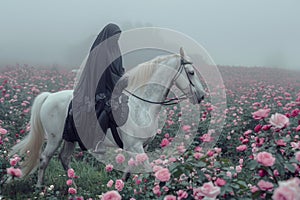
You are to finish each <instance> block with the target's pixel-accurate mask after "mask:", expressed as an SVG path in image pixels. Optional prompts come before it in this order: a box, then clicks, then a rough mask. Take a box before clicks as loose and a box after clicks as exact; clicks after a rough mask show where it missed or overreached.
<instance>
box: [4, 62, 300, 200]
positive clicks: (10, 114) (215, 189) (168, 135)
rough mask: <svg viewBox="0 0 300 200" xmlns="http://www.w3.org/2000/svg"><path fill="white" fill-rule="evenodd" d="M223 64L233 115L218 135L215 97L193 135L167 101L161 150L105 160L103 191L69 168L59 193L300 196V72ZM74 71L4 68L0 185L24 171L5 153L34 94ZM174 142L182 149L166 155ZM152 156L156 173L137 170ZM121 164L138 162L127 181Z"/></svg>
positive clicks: (61, 85)
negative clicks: (88, 185) (81, 182)
mask: <svg viewBox="0 0 300 200" xmlns="http://www.w3.org/2000/svg"><path fill="white" fill-rule="evenodd" d="M220 71H221V74H222V76H223V79H224V83H225V87H226V95H227V109H226V110H225V111H224V112H225V113H226V116H227V119H226V124H225V126H224V128H223V130H222V134H221V135H220V138H215V137H213V135H214V131H215V130H208V126H209V122H210V119H211V118H210V115H211V112H212V111H213V109H214V106H216V107H217V105H211V103H210V102H209V98H206V99H205V100H204V102H203V103H202V104H201V111H200V112H201V116H191V117H193V118H196V117H197V118H199V124H198V125H197V126H198V130H197V133H196V135H191V134H190V132H191V130H193V127H194V126H195V125H193V124H188V122H185V123H186V124H182V126H181V127H180V124H179V123H178V121H180V118H181V116H182V114H184V113H182V109H183V108H181V107H179V106H169V107H166V108H164V110H163V113H166V116H167V117H166V124H165V126H164V127H163V128H162V129H161V130H157V137H156V138H155V139H154V141H153V142H152V143H151V144H150V145H149V151H153V150H155V149H157V148H159V149H161V150H162V152H163V153H162V154H160V155H159V157H158V158H157V159H156V160H149V158H148V156H147V155H146V154H140V155H139V154H138V155H135V156H132V157H126V156H125V154H123V153H122V151H120V152H118V154H117V155H116V157H114V159H113V160H115V163H111V164H107V165H106V166H104V167H103V173H105V174H106V175H107V177H106V178H104V179H103V180H102V179H101V180H99V185H101V184H102V185H103V187H102V186H101V187H100V186H99V185H96V186H95V187H96V188H98V187H99V188H100V189H99V190H97V193H91V192H90V191H89V190H90V189H91V188H86V189H84V188H83V187H84V185H80V186H78V185H75V181H77V179H76V180H74V179H75V178H76V175H75V171H73V172H72V171H70V172H69V173H68V175H69V176H68V178H67V179H64V178H63V176H62V177H61V179H63V183H64V186H65V188H64V189H60V191H59V192H61V193H63V192H65V195H66V196H69V197H70V198H75V197H78V198H83V197H81V195H82V196H84V198H85V199H87V198H93V199H101V198H102V199H112V198H115V199H132V200H133V199H175V198H177V199H197V198H198V199H272V198H273V199H276V200H277V199H280V198H286V199H292V198H294V199H297V198H299V194H300V192H299V180H298V179H297V178H294V177H297V176H299V171H300V165H299V162H300V153H299V152H300V138H299V137H300V136H299V133H300V115H299V114H300V110H299V106H300V83H299V74H300V73H299V72H293V73H292V74H290V73H289V72H287V71H285V70H278V69H269V68H243V67H238V68H237V67H236V68H233V67H220ZM73 78H74V74H71V73H69V72H66V71H60V72H59V71H55V70H49V69H40V70H37V69H34V68H30V67H27V68H26V67H22V68H15V69H8V70H6V71H3V72H2V73H1V76H0V84H1V85H0V91H1V95H2V96H1V97H0V106H1V109H0V116H1V117H2V118H1V119H0V120H1V121H0V144H1V149H0V150H1V154H0V156H1V157H0V159H1V160H0V161H1V162H2V168H3V169H2V171H1V176H0V178H1V184H2V183H3V182H4V181H5V180H6V178H7V177H8V176H10V175H14V177H15V178H17V177H18V176H19V175H20V173H19V171H18V170H17V171H16V173H13V171H14V170H12V169H17V168H18V162H19V160H18V159H16V158H9V157H8V156H7V154H8V152H9V149H10V147H11V146H12V145H13V144H14V143H16V142H18V141H19V140H20V139H22V138H23V137H24V135H25V133H26V132H27V131H28V130H29V129H30V125H29V124H28V122H29V114H30V105H31V103H32V101H33V99H34V97H35V96H36V95H37V94H39V93H40V92H42V91H59V90H63V89H71V88H72V83H73ZM29 80H30V81H29ZM214 123H217V122H214ZM178 129H181V130H183V132H184V135H182V137H183V138H184V139H188V138H190V137H194V136H195V138H194V140H193V142H192V144H191V145H186V144H185V143H184V142H183V143H176V141H175V135H174V133H176V131H177V130H178ZM214 140H218V142H217V144H216V145H215V146H214V147H211V148H210V149H209V150H207V151H206V150H204V149H203V148H202V147H203V144H206V143H208V142H211V141H214ZM172 146H174V147H175V149H176V155H169V154H167V152H168V148H169V147H172ZM79 154H80V152H78V151H77V152H76V155H79ZM80 155H81V157H80V158H81V159H80V162H95V161H94V160H93V159H92V158H90V157H89V156H88V155H82V154H80ZM147 161H149V162H150V165H151V167H152V171H153V172H152V173H144V174H139V173H134V169H135V167H137V168H138V167H142V166H144V164H145V163H147ZM20 162H21V160H20ZM117 165H129V167H130V168H131V169H132V175H131V176H130V177H129V179H128V181H125V180H123V179H122V176H123V174H122V172H119V171H117V170H115V167H116V166H117ZM6 169H8V170H6ZM91 170H95V169H91ZM83 173H84V172H83ZM76 174H77V171H76ZM16 175H17V176H16ZM89 178H91V179H92V177H89ZM79 179H81V177H79V178H78V180H79ZM34 181H35V180H32V185H34V184H35V182H34ZM53 184H54V183H53ZM51 190H59V189H56V187H54V189H53V188H52V189H51ZM56 192H58V191H56ZM31 193H32V192H31ZM31 193H29V194H27V195H28V196H27V197H28V198H30V195H31ZM5 194H7V195H8V194H10V193H9V191H8V192H6V193H5ZM5 194H4V195H5ZM44 194H45V192H44ZM51 195H53V196H55V195H56V193H55V192H53V193H51ZM45 198H46V196H45Z"/></svg>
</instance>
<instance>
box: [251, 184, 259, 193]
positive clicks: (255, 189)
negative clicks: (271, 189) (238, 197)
mask: <svg viewBox="0 0 300 200" xmlns="http://www.w3.org/2000/svg"><path fill="white" fill-rule="evenodd" d="M250 190H251V192H252V193H255V192H257V191H258V190H259V189H258V187H256V186H255V185H254V186H251V187H250Z"/></svg>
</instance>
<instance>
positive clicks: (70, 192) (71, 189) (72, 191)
mask: <svg viewBox="0 0 300 200" xmlns="http://www.w3.org/2000/svg"><path fill="white" fill-rule="evenodd" d="M68 193H69V194H76V193H77V190H76V189H75V188H73V187H70V188H69V189H68Z"/></svg>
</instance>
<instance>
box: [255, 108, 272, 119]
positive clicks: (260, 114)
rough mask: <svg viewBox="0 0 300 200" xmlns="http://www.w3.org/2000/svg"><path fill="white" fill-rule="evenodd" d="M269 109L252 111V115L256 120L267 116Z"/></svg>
mask: <svg viewBox="0 0 300 200" xmlns="http://www.w3.org/2000/svg"><path fill="white" fill-rule="evenodd" d="M270 111H271V109H270V108H268V109H259V110H258V111H256V112H253V113H252V117H253V118H254V119H256V120H260V119H264V118H266V117H268V116H269V114H270Z"/></svg>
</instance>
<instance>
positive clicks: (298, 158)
mask: <svg viewBox="0 0 300 200" xmlns="http://www.w3.org/2000/svg"><path fill="white" fill-rule="evenodd" d="M295 157H296V160H298V162H300V151H298V152H296V153H295Z"/></svg>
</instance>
